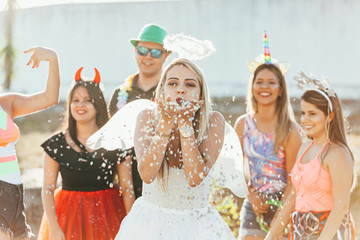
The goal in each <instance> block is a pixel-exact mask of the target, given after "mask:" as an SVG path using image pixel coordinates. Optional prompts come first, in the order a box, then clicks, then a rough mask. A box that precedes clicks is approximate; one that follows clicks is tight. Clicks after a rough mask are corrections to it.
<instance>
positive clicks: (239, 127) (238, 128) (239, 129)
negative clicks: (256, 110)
mask: <svg viewBox="0 0 360 240" xmlns="http://www.w3.org/2000/svg"><path fill="white" fill-rule="evenodd" d="M246 117H247V114H243V115H241V116H240V117H238V118H237V119H236V121H235V125H234V129H235V132H236V134H237V135H238V136H239V138H241V137H242V135H243V130H244V125H245V120H246Z"/></svg>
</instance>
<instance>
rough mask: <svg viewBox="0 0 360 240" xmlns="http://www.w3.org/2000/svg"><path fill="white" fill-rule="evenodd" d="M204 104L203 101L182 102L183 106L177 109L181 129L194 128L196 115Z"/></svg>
mask: <svg viewBox="0 0 360 240" xmlns="http://www.w3.org/2000/svg"><path fill="white" fill-rule="evenodd" d="M203 104H204V101H203V100H200V101H198V100H191V101H190V102H181V104H178V106H177V107H176V117H177V120H178V126H179V128H180V127H183V126H184V125H187V126H192V121H193V120H194V117H195V113H196V112H197V110H199V108H200V107H201V106H202V105H203Z"/></svg>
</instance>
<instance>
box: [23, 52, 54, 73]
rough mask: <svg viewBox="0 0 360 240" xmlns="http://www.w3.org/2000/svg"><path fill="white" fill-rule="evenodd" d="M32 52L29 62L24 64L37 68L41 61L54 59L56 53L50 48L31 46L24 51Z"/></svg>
mask: <svg viewBox="0 0 360 240" xmlns="http://www.w3.org/2000/svg"><path fill="white" fill-rule="evenodd" d="M30 52H31V53H32V55H31V56H30V59H29V62H28V63H27V64H26V65H30V64H33V65H32V68H38V67H39V65H40V62H41V61H47V62H50V61H54V60H56V59H57V54H56V52H55V51H54V50H52V49H50V48H43V47H33V48H29V49H27V50H25V51H24V53H30Z"/></svg>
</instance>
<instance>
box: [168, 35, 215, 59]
mask: <svg viewBox="0 0 360 240" xmlns="http://www.w3.org/2000/svg"><path fill="white" fill-rule="evenodd" d="M164 48H165V49H166V50H167V51H171V52H175V53H177V54H178V55H179V57H180V58H186V59H188V60H190V61H196V60H201V59H204V58H206V57H208V56H210V55H211V54H212V53H213V52H215V51H216V50H215V47H214V45H213V44H212V42H210V41H209V40H198V39H196V38H194V37H191V36H187V35H184V34H170V35H167V36H166V37H165V39H164Z"/></svg>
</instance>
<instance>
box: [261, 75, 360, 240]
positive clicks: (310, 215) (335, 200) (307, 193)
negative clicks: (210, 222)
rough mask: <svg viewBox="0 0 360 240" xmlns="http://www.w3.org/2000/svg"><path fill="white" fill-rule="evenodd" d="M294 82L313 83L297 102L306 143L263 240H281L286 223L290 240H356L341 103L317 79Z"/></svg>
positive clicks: (351, 176)
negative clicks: (351, 213) (288, 227)
mask: <svg viewBox="0 0 360 240" xmlns="http://www.w3.org/2000/svg"><path fill="white" fill-rule="evenodd" d="M297 80H298V81H299V84H300V85H304V84H305V85H307V84H309V83H315V86H314V88H312V89H310V90H307V91H306V92H305V93H304V94H303V95H302V97H301V124H302V126H303V127H304V129H305V131H306V134H307V136H308V138H309V141H308V142H306V143H304V144H303V145H302V146H301V148H300V151H299V153H298V160H297V161H296V163H295V165H294V168H293V170H292V171H291V179H292V183H293V187H292V191H291V194H290V195H289V196H288V198H287V199H286V201H285V205H284V208H283V209H282V210H281V212H280V213H279V215H278V217H277V218H276V220H275V221H274V223H273V225H272V227H271V229H270V232H269V234H268V235H267V238H266V239H267V240H270V239H271V240H274V239H275V240H277V239H280V236H281V232H282V231H283V228H284V225H286V224H287V223H288V222H289V220H290V218H291V229H290V239H294V240H302V239H310V240H311V239H317V240H328V239H333V240H334V239H346V240H350V239H354V225H353V222H352V219H351V215H350V213H349V203H350V195H351V188H352V185H353V182H355V181H354V179H355V175H354V156H353V154H352V152H351V150H350V148H349V145H348V143H347V140H346V133H345V126H344V118H343V114H342V107H341V103H340V99H339V97H338V96H337V94H336V93H335V92H334V91H333V90H332V89H330V88H327V87H324V85H322V84H321V81H319V80H317V79H315V78H310V77H308V76H306V75H305V74H303V73H302V75H301V76H300V77H298V78H297Z"/></svg>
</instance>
